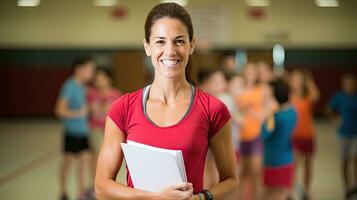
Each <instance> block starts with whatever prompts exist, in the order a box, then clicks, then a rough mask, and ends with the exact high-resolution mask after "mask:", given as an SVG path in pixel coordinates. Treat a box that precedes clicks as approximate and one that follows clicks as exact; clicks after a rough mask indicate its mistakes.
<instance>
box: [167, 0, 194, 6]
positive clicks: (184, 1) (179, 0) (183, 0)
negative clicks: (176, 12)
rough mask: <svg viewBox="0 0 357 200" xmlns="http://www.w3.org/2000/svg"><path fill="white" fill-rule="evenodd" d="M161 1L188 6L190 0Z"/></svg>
mask: <svg viewBox="0 0 357 200" xmlns="http://www.w3.org/2000/svg"><path fill="white" fill-rule="evenodd" d="M161 3H177V4H178V5H180V6H187V4H188V0H161Z"/></svg>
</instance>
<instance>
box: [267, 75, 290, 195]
mask: <svg viewBox="0 0 357 200" xmlns="http://www.w3.org/2000/svg"><path fill="white" fill-rule="evenodd" d="M269 85H270V88H271V96H272V98H273V100H274V101H276V102H277V105H278V110H277V112H276V113H275V114H274V115H273V116H272V117H269V118H268V119H267V120H266V122H265V123H264V125H263V132H262V137H263V139H264V175H263V177H264V186H265V190H264V195H263V198H262V199H263V200H286V199H287V197H288V191H289V189H290V188H291V186H292V184H293V172H294V170H293V168H294V166H293V161H294V160H293V147H292V143H291V136H292V134H293V130H294V128H295V125H296V121H297V114H296V111H295V108H294V107H293V106H292V105H291V104H290V103H289V88H288V86H287V85H286V84H285V83H284V82H283V81H282V80H279V79H278V80H275V81H272V82H270V84H269Z"/></svg>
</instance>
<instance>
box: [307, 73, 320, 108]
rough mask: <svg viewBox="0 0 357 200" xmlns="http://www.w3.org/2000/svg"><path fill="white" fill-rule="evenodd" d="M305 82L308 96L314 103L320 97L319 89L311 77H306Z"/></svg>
mask: <svg viewBox="0 0 357 200" xmlns="http://www.w3.org/2000/svg"><path fill="white" fill-rule="evenodd" d="M306 84H307V90H308V96H309V97H310V98H311V101H312V102H313V103H316V102H317V101H318V100H319V99H320V91H319V89H318V88H317V86H316V84H315V82H314V81H313V79H312V78H310V77H306Z"/></svg>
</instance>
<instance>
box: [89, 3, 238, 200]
mask: <svg viewBox="0 0 357 200" xmlns="http://www.w3.org/2000/svg"><path fill="white" fill-rule="evenodd" d="M194 44H195V40H194V38H193V28H192V23H191V19H190V16H189V14H188V13H187V11H186V10H185V9H184V8H183V7H181V6H179V5H178V4H175V3H163V4H159V5H157V6H155V7H154V8H153V9H152V10H151V11H150V13H149V15H148V17H147V19H146V23H145V39H144V47H145V52H146V54H147V55H148V56H151V61H152V63H153V65H154V69H155V77H154V81H153V83H152V84H151V85H149V86H147V87H145V88H144V89H141V90H139V91H136V92H133V93H129V94H126V95H124V96H122V97H121V98H120V99H119V100H117V101H116V102H115V103H114V104H113V105H112V107H111V108H110V111H109V113H108V117H107V120H106V125H105V135H104V141H103V145H102V148H101V151H100V153H99V158H98V163H97V173H96V184H95V185H96V193H97V196H98V197H99V199H125V200H131V199H159V200H161V199H162V200H171V199H172V200H175V199H177V200H179V199H197V200H198V199H213V198H214V199H224V198H226V196H228V195H229V194H230V192H231V191H233V190H234V189H235V187H236V186H237V183H238V180H237V176H236V174H235V172H236V169H235V167H236V166H235V158H234V153H233V147H232V143H231V133H230V130H231V127H230V122H229V120H230V116H229V112H228V109H227V108H226V107H225V106H224V104H223V103H222V102H220V101H219V100H217V99H216V98H214V97H212V96H210V95H208V94H206V93H204V92H202V91H200V90H199V89H197V88H195V87H193V86H192V85H190V84H189V82H188V81H187V76H186V75H187V71H186V65H187V62H188V59H189V56H190V55H191V54H192V53H193V48H194ZM126 140H132V141H135V142H139V143H144V144H147V145H151V146H156V147H160V148H166V149H176V150H182V152H183V157H184V163H185V168H186V173H187V179H188V182H189V183H182V184H178V185H174V186H168V187H167V188H165V189H163V190H161V191H159V192H146V191H141V190H136V189H133V184H132V181H131V178H130V174H128V177H127V180H128V186H129V187H127V186H125V185H122V184H119V183H117V182H115V178H116V175H117V173H118V170H119V168H120V165H121V163H122V160H123V153H122V149H121V147H120V143H121V142H125V141H126ZM208 147H210V148H211V149H212V152H213V154H214V156H215V159H216V161H217V168H218V171H219V175H220V182H219V184H217V185H216V186H215V187H213V188H212V189H211V190H210V191H207V190H204V188H203V170H204V164H205V157H206V154H207V150H208Z"/></svg>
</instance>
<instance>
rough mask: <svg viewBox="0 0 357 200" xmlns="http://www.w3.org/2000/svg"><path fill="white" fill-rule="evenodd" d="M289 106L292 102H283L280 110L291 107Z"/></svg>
mask: <svg viewBox="0 0 357 200" xmlns="http://www.w3.org/2000/svg"><path fill="white" fill-rule="evenodd" d="M289 106H290V103H288V102H287V103H283V104H281V105H280V106H279V110H280V111H282V110H285V109H287V108H289Z"/></svg>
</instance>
